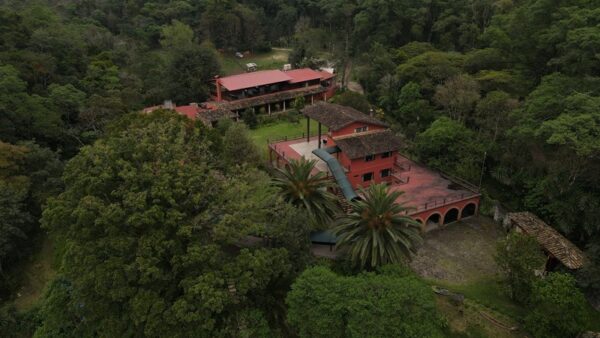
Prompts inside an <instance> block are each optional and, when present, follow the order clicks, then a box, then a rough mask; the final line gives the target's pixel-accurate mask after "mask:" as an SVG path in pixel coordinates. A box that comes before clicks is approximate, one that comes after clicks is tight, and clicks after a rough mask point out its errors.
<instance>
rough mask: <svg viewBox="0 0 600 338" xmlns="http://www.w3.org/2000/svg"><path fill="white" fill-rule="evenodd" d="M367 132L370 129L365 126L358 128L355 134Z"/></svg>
mask: <svg viewBox="0 0 600 338" xmlns="http://www.w3.org/2000/svg"><path fill="white" fill-rule="evenodd" d="M367 130H369V127H367V126H364V127H358V128H356V129H354V132H355V133H362V132H363V131H367Z"/></svg>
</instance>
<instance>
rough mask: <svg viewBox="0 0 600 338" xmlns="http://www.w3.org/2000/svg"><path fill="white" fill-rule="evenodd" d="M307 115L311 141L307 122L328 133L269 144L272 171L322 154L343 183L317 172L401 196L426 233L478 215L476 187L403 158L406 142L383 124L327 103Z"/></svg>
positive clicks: (356, 186)
mask: <svg viewBox="0 0 600 338" xmlns="http://www.w3.org/2000/svg"><path fill="white" fill-rule="evenodd" d="M303 113H304V115H306V117H307V133H306V135H310V129H309V128H310V127H309V126H310V124H309V123H308V122H309V121H308V119H314V120H316V121H317V122H318V123H319V130H321V125H324V126H326V127H327V128H328V131H327V132H326V133H325V134H324V135H321V133H320V132H319V135H317V136H314V137H310V136H307V137H306V138H305V139H296V140H285V141H281V142H276V143H272V144H270V145H269V154H270V158H271V159H272V163H273V164H274V165H277V166H279V165H281V164H284V163H286V162H289V161H290V160H293V159H298V158H300V157H305V158H306V157H308V158H313V159H314V156H312V155H311V152H310V151H311V150H312V149H313V148H322V149H324V150H326V151H327V153H329V154H331V156H332V157H334V158H335V159H336V160H337V162H338V163H339V165H340V166H341V168H342V169H343V172H344V178H343V179H340V178H339V177H335V174H334V170H332V168H331V166H330V165H329V164H328V165H329V167H327V166H325V165H324V164H319V162H317V165H316V168H317V169H318V170H319V171H327V172H328V173H329V174H331V175H333V176H334V178H335V179H336V180H337V181H338V184H340V186H341V185H343V184H347V183H346V182H349V184H350V185H351V186H352V188H354V189H357V190H358V191H360V188H362V187H367V186H369V185H371V184H375V183H386V184H388V185H389V186H390V189H391V190H400V191H402V192H403V194H402V195H401V196H400V197H399V199H398V201H397V202H399V203H404V204H405V205H407V206H408V207H410V208H411V209H410V211H409V212H408V215H410V216H411V217H412V218H414V219H415V220H417V221H419V222H420V223H421V224H422V230H423V231H429V230H432V229H435V228H437V227H440V226H444V225H446V224H449V223H452V222H454V221H457V220H460V219H462V218H465V217H469V216H472V215H475V214H477V212H478V209H479V201H480V194H479V192H478V190H477V188H476V187H474V186H472V185H471V184H469V183H468V182H464V181H462V180H459V179H457V178H452V177H450V176H448V175H446V174H443V173H440V172H437V171H434V170H431V169H429V168H427V167H426V166H424V165H422V164H420V163H418V162H415V161H413V160H410V159H409V158H408V157H406V156H404V155H403V154H401V153H400V152H399V150H400V149H401V148H402V145H403V144H402V141H401V140H400V139H399V138H398V137H396V136H395V135H394V133H393V132H392V131H391V130H389V129H388V126H387V125H386V124H385V123H384V122H382V121H379V120H377V119H376V118H374V117H372V116H369V115H366V114H363V113H361V112H358V111H356V110H354V109H352V108H349V107H343V106H339V105H334V104H329V103H317V104H315V105H313V106H309V107H306V108H305V109H304V110H303ZM312 152H313V153H314V151H312ZM329 162H330V161H329ZM336 166H337V165H336ZM342 181H344V182H342Z"/></svg>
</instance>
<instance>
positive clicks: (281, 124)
mask: <svg viewBox="0 0 600 338" xmlns="http://www.w3.org/2000/svg"><path fill="white" fill-rule="evenodd" d="M321 128H322V129H321V133H322V134H325V133H327V127H325V126H322V127H321ZM316 133H317V122H316V121H314V120H310V134H311V135H315V134H316ZM302 135H306V119H300V121H299V122H298V123H293V122H288V121H277V122H274V123H268V124H264V125H261V126H259V127H258V128H256V129H251V130H250V137H251V138H252V141H254V144H256V146H257V147H258V149H259V150H260V151H261V153H262V154H263V155H264V156H265V158H266V156H267V155H268V150H267V142H269V141H271V140H280V139H283V138H284V137H287V138H298V137H301V136H302Z"/></svg>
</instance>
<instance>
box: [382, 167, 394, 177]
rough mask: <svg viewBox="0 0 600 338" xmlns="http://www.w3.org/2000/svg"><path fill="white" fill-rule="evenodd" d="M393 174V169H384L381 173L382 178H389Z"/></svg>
mask: <svg viewBox="0 0 600 338" xmlns="http://www.w3.org/2000/svg"><path fill="white" fill-rule="evenodd" d="M391 174H392V169H389V168H388V169H383V170H382V171H381V177H388V176H390V175H391Z"/></svg>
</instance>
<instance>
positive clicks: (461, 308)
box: [436, 296, 526, 338]
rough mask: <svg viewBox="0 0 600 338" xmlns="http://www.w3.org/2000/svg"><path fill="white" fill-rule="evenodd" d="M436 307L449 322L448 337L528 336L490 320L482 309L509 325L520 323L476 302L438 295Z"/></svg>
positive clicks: (500, 337)
mask: <svg viewBox="0 0 600 338" xmlns="http://www.w3.org/2000/svg"><path fill="white" fill-rule="evenodd" d="M436 307H437V309H438V311H439V312H440V313H441V314H442V316H443V317H444V318H445V319H446V322H447V323H448V331H449V332H447V335H448V337H456V338H458V337H470V338H471V337H473V338H475V337H477V338H479V337H498V338H517V337H526V334H524V333H523V332H522V331H519V330H510V329H507V328H505V327H501V326H498V324H496V323H494V322H492V321H490V320H489V319H487V318H486V317H484V316H483V315H482V311H483V312H485V313H487V314H491V315H493V316H494V318H496V319H497V320H499V321H500V322H502V324H503V325H508V327H517V326H518V323H517V322H516V321H514V320H512V319H510V318H506V317H503V316H502V315H499V314H497V313H493V312H492V313H490V312H491V311H489V310H488V309H482V308H481V307H480V306H479V305H477V304H476V303H473V302H470V301H468V300H466V301H465V302H464V303H463V304H457V303H455V302H453V301H451V300H450V299H448V298H447V297H444V296H436Z"/></svg>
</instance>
